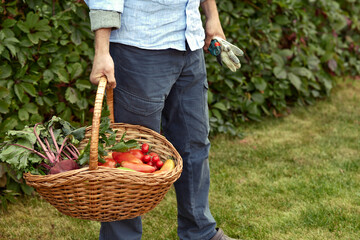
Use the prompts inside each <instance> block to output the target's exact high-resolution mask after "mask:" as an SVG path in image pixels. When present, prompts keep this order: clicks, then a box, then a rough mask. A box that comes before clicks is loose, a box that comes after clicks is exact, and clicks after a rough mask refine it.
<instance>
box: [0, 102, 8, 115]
mask: <svg viewBox="0 0 360 240" xmlns="http://www.w3.org/2000/svg"><path fill="white" fill-rule="evenodd" d="M8 112H9V104H8V103H7V101H4V100H0V113H3V114H6V113H8Z"/></svg>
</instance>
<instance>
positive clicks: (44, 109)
mask: <svg viewBox="0 0 360 240" xmlns="http://www.w3.org/2000/svg"><path fill="white" fill-rule="evenodd" d="M0 12H2V13H3V14H2V15H1V17H0V21H1V30H0V59H1V61H0V113H1V115H0V124H1V125H0V133H1V134H2V135H3V134H4V132H5V131H7V130H9V129H13V128H23V126H24V125H25V124H30V123H36V122H40V121H43V120H45V119H48V118H49V117H51V116H52V115H58V116H61V117H62V118H64V119H66V120H69V121H73V122H75V123H78V124H84V123H85V122H86V121H87V120H88V119H91V113H90V112H89V109H91V108H92V105H93V98H94V97H93V94H94V87H93V86H92V85H91V84H90V82H89V80H88V79H89V71H90V70H91V60H92V58H93V55H94V51H93V33H92V32H91V31H90V29H89V21H88V10H87V7H86V6H84V4H83V3H79V2H74V1H50V0H48V1H40V0H38V1H35V0H34V1H26V3H25V1H24V2H22V1H6V2H5V1H2V3H1V4H0Z"/></svg>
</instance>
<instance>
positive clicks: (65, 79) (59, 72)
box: [53, 63, 69, 83]
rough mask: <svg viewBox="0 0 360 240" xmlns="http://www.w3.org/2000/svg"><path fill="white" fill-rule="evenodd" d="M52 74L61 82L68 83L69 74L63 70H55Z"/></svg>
mask: <svg viewBox="0 0 360 240" xmlns="http://www.w3.org/2000/svg"><path fill="white" fill-rule="evenodd" d="M64 64H65V63H64ZM53 72H54V73H55V74H56V75H57V76H58V77H59V80H60V81H61V82H64V83H69V74H68V72H67V71H66V70H65V69H64V68H60V69H55V70H53Z"/></svg>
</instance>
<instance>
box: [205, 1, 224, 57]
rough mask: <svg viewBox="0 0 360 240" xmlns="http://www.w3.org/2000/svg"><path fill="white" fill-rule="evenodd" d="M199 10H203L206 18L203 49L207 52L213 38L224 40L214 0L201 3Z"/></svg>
mask: <svg viewBox="0 0 360 240" xmlns="http://www.w3.org/2000/svg"><path fill="white" fill-rule="evenodd" d="M201 8H202V9H203V10H204V14H205V17H206V22H205V34H206V38H205V45H204V47H203V49H204V50H205V52H208V48H209V46H210V43H211V40H213V39H214V37H216V36H217V37H221V38H223V39H226V38H225V34H224V31H223V29H222V27H221V23H220V19H219V14H218V11H217V7H216V2H215V0H206V1H205V2H203V3H201Z"/></svg>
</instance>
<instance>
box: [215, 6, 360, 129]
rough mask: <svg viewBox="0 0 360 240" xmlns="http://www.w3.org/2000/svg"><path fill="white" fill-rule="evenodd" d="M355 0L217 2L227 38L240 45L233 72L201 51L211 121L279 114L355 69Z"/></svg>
mask: <svg viewBox="0 0 360 240" xmlns="http://www.w3.org/2000/svg"><path fill="white" fill-rule="evenodd" d="M355 1H356V0H342V1H333V0H319V1H315V0H312V1H311V0H293V1H285V0H277V1H264V0H258V1H256V0H254V1H235V0H234V1H218V2H219V4H218V5H219V11H220V16H221V20H222V23H223V26H224V31H225V32H226V34H227V38H228V40H230V41H231V42H234V43H236V44H237V45H238V46H239V47H241V48H242V49H243V50H245V55H244V57H242V58H241V62H242V63H243V64H242V68H241V70H240V72H238V73H235V74H234V73H232V72H230V71H228V70H223V69H219V68H218V66H216V64H214V60H213V59H211V57H208V63H209V64H208V78H209V82H210V90H211V92H210V97H209V105H210V112H211V127H212V129H213V131H215V132H231V133H234V134H235V130H236V129H237V128H238V127H239V126H241V123H242V122H244V121H251V120H255V121H260V120H261V119H262V118H263V117H264V116H275V117H278V116H281V115H283V114H286V112H287V110H288V108H289V107H290V106H292V105H294V104H299V105H307V104H312V103H314V101H315V100H316V99H319V98H323V97H326V96H328V95H329V94H330V92H331V89H332V88H333V85H334V80H335V77H336V76H344V75H351V76H355V75H359V73H360V59H359V57H358V55H359V43H360V41H359V32H360V23H359V18H358V16H360V15H359V9H360V7H359V5H358V4H356V2H355Z"/></svg>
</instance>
